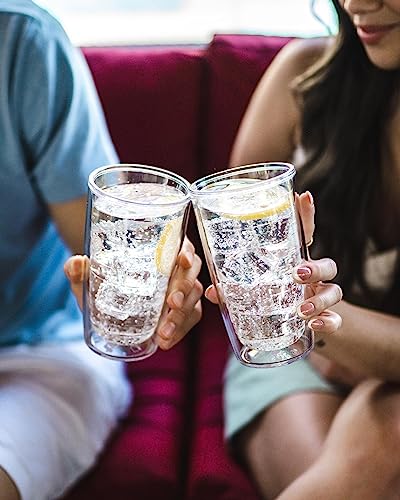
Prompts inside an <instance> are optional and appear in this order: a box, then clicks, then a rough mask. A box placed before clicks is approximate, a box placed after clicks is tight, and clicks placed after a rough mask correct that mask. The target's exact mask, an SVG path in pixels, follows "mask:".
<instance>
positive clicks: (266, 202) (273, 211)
mask: <svg viewBox="0 0 400 500" xmlns="http://www.w3.org/2000/svg"><path fill="white" fill-rule="evenodd" d="M246 201H248V204H249V205H252V206H254V205H256V206H257V207H259V209H258V210H256V211H254V212H248V213H243V205H240V206H238V212H233V213H232V212H231V213H223V214H222V216H223V217H226V218H227V219H236V220H242V221H246V220H256V219H263V218H265V217H271V216H272V215H279V214H280V213H282V212H284V211H285V210H287V209H288V208H290V207H291V198H290V194H289V193H288V192H287V191H286V189H283V188H281V187H276V188H275V189H272V190H268V191H264V192H261V193H257V194H253V195H252V198H251V199H248V200H246ZM239 210H240V212H239Z"/></svg>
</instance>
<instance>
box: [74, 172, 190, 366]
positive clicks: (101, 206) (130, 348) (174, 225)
mask: <svg viewBox="0 0 400 500" xmlns="http://www.w3.org/2000/svg"><path fill="white" fill-rule="evenodd" d="M189 203H190V197H189V184H188V182H187V181H186V180H185V179H183V178H181V177H179V176H178V175H175V174H173V173H171V172H168V171H166V170H162V169H159V168H156V167H149V166H143V165H111V166H106V167H101V168H99V169H97V170H95V171H93V172H92V173H91V175H90V177H89V196H88V208H87V218H86V236H85V246H86V254H87V255H88V256H89V257H90V273H89V281H88V284H87V286H86V290H85V293H84V329H85V340H86V343H87V344H88V346H89V347H90V348H91V349H92V350H93V351H95V352H97V353H98V354H100V355H102V356H105V357H108V358H112V359H120V360H124V361H136V360H140V359H144V358H147V357H148V356H150V355H151V354H153V353H154V352H155V351H156V349H157V346H156V344H155V342H154V333H155V331H156V328H157V325H158V322H159V319H160V316H161V313H162V311H163V307H164V301H165V296H166V291H167V287H168V283H169V280H170V277H171V273H172V271H173V269H174V266H175V261H176V257H177V254H178V252H179V250H180V247H181V244H182V241H183V237H184V234H185V229H186V221H187V214H188V209H189Z"/></svg>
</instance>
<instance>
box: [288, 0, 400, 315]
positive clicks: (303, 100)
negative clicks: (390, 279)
mask: <svg viewBox="0 0 400 500" xmlns="http://www.w3.org/2000/svg"><path fill="white" fill-rule="evenodd" d="M332 2H333V4H334V7H335V10H336V12H337V15H338V21H339V33H338V35H337V37H336V40H335V42H334V44H333V46H332V47H330V48H329V49H328V52H327V53H326V54H324V55H323V57H322V58H321V60H320V61H319V62H318V63H317V64H316V65H314V66H313V68H311V70H310V71H308V72H307V73H306V74H304V75H303V76H302V77H301V78H300V79H299V80H298V81H297V82H296V84H295V92H296V94H297V97H298V98H299V100H300V104H301V106H302V109H303V121H302V138H301V142H302V145H303V147H304V150H305V153H306V163H305V165H304V168H302V169H300V171H299V173H298V176H297V177H298V178H297V183H298V184H297V185H298V187H299V188H300V189H302V190H303V189H309V190H310V191H311V192H312V193H313V194H314V195H315V196H316V200H317V213H316V224H317V232H316V236H317V249H318V256H321V255H329V256H330V257H332V258H334V259H335V260H336V262H337V263H338V268H339V274H338V279H337V281H338V282H339V283H340V284H341V286H342V288H343V291H344V294H345V297H346V294H348V293H351V290H352V289H353V287H354V285H358V287H360V288H361V290H362V291H363V293H364V295H365V296H368V297H369V300H371V299H372V300H374V299H373V297H372V295H373V294H372V291H371V290H370V289H369V288H368V284H367V281H366V279H365V276H364V268H363V264H364V258H363V257H364V255H365V248H366V242H367V240H368V239H369V238H372V237H373V227H372V225H371V221H372V215H373V213H374V205H375V208H379V207H377V206H376V199H377V190H380V189H381V187H382V182H383V181H382V166H383V160H382V150H383V147H384V144H385V141H387V138H386V127H387V124H388V121H389V118H390V117H391V113H392V108H393V102H394V99H395V98H396V95H397V93H398V92H399V82H400V78H399V71H397V70H396V71H385V70H381V69H379V68H377V67H376V66H374V65H373V64H372V63H371V62H370V61H369V59H368V57H367V55H366V53H365V51H364V48H363V46H362V44H361V42H360V40H359V38H358V36H357V34H356V31H355V28H354V26H353V23H352V21H351V19H350V18H349V16H348V15H347V13H346V12H345V11H344V10H343V9H342V8H341V7H340V4H339V3H338V1H337V0H332ZM397 274H399V273H397ZM396 281H397V283H398V285H399V290H400V276H398V279H397V280H396ZM397 299H398V300H399V295H397ZM399 309H400V307H399V305H398V306H397V311H399Z"/></svg>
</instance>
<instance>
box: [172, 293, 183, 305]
mask: <svg viewBox="0 0 400 500" xmlns="http://www.w3.org/2000/svg"><path fill="white" fill-rule="evenodd" d="M171 300H172V302H173V303H174V305H175V306H176V307H182V306H183V301H184V300H185V294H184V293H183V292H175V293H173V294H172V297H171Z"/></svg>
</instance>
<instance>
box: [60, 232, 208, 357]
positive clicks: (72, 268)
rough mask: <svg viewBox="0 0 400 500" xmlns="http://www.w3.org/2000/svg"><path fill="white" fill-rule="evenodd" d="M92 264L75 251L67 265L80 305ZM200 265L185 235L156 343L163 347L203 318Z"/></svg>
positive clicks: (176, 340) (179, 337)
mask: <svg viewBox="0 0 400 500" xmlns="http://www.w3.org/2000/svg"><path fill="white" fill-rule="evenodd" d="M89 267H90V261H89V259H88V257H87V256H85V255H74V256H72V257H70V258H69V259H68V260H67V261H66V263H65V265H64V272H65V275H66V276H67V278H68V279H69V282H70V285H71V290H72V292H73V294H74V295H75V298H76V300H77V302H78V304H79V307H80V308H81V309H82V299H83V283H84V281H85V280H87V279H88V277H89ZM200 269H201V259H200V257H199V256H198V255H197V254H196V253H195V249H194V246H193V245H192V243H191V242H190V241H189V240H188V239H187V238H185V240H184V242H183V245H182V249H181V251H180V252H179V255H178V257H177V262H176V266H175V269H174V271H173V273H172V276H171V279H170V282H169V286H168V290H167V295H166V297H167V298H166V301H165V306H164V310H163V313H162V315H161V318H160V321H159V324H158V328H157V332H156V338H155V340H156V343H157V344H158V345H159V347H160V348H161V349H163V350H167V349H170V348H171V347H172V346H174V345H175V344H176V343H177V342H179V341H180V340H181V339H182V338H183V337H184V336H185V335H186V334H187V333H188V331H189V330H190V329H191V328H192V327H193V326H194V325H196V323H198V322H199V321H200V318H201V315H202V308H201V297H202V295H203V286H202V284H201V283H200V281H199V280H198V279H197V276H198V275H199V272H200Z"/></svg>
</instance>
